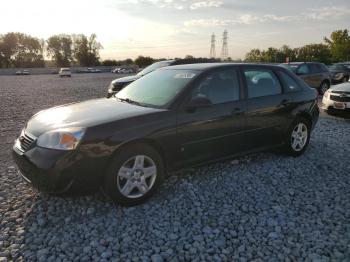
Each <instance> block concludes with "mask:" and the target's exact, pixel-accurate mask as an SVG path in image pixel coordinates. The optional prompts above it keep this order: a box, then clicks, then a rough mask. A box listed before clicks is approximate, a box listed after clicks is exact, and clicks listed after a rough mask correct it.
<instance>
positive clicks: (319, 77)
mask: <svg viewBox="0 0 350 262" xmlns="http://www.w3.org/2000/svg"><path fill="white" fill-rule="evenodd" d="M283 65H284V66H285V67H287V68H289V69H290V70H292V71H293V72H294V73H295V74H296V75H297V76H299V77H300V78H301V79H303V80H304V81H305V82H306V83H307V84H308V85H309V86H311V87H313V88H316V89H317V90H318V92H319V94H321V95H323V94H324V93H325V92H326V91H327V90H328V88H329V87H330V86H331V74H330V72H329V70H328V68H327V67H326V66H325V65H324V64H322V63H317V62H292V63H286V64H283Z"/></svg>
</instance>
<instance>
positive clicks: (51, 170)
mask: <svg viewBox="0 0 350 262" xmlns="http://www.w3.org/2000/svg"><path fill="white" fill-rule="evenodd" d="M67 154H69V153H67V152H64V151H59V150H51V149H46V148H39V147H34V148H32V149H30V150H28V151H27V152H22V151H20V150H19V149H18V148H17V147H16V145H14V146H13V150H12V157H13V160H14V161H15V163H16V164H17V166H18V168H19V171H20V175H21V176H22V178H24V180H25V181H26V182H28V183H30V184H31V185H32V186H33V187H35V188H36V189H38V190H40V191H42V192H47V193H65V192H67V191H68V190H69V189H70V188H71V187H72V185H73V184H74V180H75V176H74V174H73V173H72V172H69V169H67V168H65V164H64V162H65V160H64V159H65V157H66V156H67Z"/></svg>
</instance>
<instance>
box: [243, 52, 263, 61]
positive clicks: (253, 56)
mask: <svg viewBox="0 0 350 262" xmlns="http://www.w3.org/2000/svg"><path fill="white" fill-rule="evenodd" d="M245 61H246V62H261V61H262V53H261V51H260V49H252V50H250V51H249V52H248V53H247V54H246V55H245Z"/></svg>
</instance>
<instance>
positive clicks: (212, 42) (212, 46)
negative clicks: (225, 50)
mask: <svg viewBox="0 0 350 262" xmlns="http://www.w3.org/2000/svg"><path fill="white" fill-rule="evenodd" d="M215 56H216V52H215V34H214V33H213V34H212V35H211V45H210V54H209V57H210V58H215Z"/></svg>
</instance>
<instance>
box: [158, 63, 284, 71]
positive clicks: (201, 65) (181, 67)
mask: <svg viewBox="0 0 350 262" xmlns="http://www.w3.org/2000/svg"><path fill="white" fill-rule="evenodd" d="M230 65H236V66H239V65H245V66H247V65H248V66H249V65H253V66H269V67H271V66H278V65H271V64H258V63H198V64H184V65H173V66H167V67H163V68H160V69H159V70H167V69H172V70H173V69H175V70H199V71H204V70H208V69H213V68H218V67H224V66H230Z"/></svg>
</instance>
